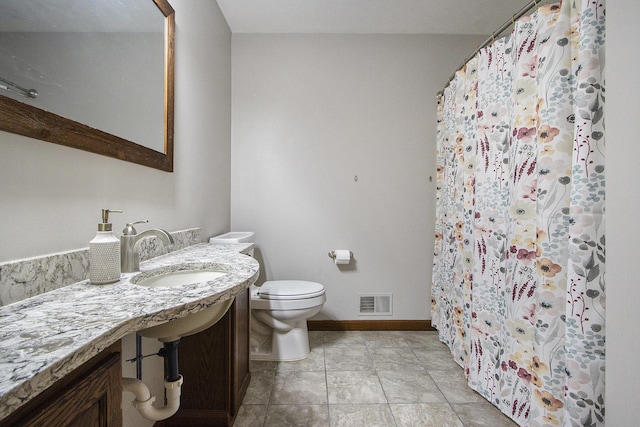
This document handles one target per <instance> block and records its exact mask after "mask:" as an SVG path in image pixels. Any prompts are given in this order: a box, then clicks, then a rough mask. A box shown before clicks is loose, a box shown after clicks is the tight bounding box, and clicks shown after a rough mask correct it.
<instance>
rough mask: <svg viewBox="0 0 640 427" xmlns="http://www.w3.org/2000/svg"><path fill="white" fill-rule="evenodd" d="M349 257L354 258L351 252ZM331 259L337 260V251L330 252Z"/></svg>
mask: <svg viewBox="0 0 640 427" xmlns="http://www.w3.org/2000/svg"><path fill="white" fill-rule="evenodd" d="M349 257H350V258H353V252H351V251H349ZM329 258H331V259H332V260H334V261H335V260H336V251H329Z"/></svg>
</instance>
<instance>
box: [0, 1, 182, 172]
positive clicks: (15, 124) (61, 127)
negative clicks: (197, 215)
mask: <svg viewBox="0 0 640 427" xmlns="http://www.w3.org/2000/svg"><path fill="white" fill-rule="evenodd" d="M150 1H151V0H150ZM153 2H154V3H155V5H156V6H157V7H158V9H160V12H162V14H163V15H164V17H165V23H164V51H165V55H164V130H165V131H164V153H161V152H159V151H155V150H152V149H150V148H147V147H144V146H142V145H140V144H136V143H135V142H132V141H129V140H126V139H124V138H120V137H118V136H115V135H112V134H110V133H107V132H104V131H102V130H99V129H95V128H92V127H90V126H87V125H84V124H82V123H79V122H76V121H74V120H71V119H67V118H65V117H62V116H59V115H57V114H54V113H51V112H48V111H45V110H42V109H40V108H37V107H34V106H32V105H29V104H24V103H22V102H20V101H16V100H14V99H12V98H9V97H6V96H4V95H0V130H3V131H6V132H10V133H15V134H18V135H23V136H28V137H30V138H35V139H39V140H41V141H47V142H52V143H54V144H60V145H65V146H67V147H72V148H77V149H80V150H85V151H90V152H92V153H97V154H101V155H103V156H109V157H114V158H116V159H120V160H125V161H128V162H132V163H137V164H140V165H144V166H149V167H152V168H155V169H160V170H163V171H167V172H173V102H174V96H173V86H174V67H175V63H174V34H175V11H174V10H173V8H172V7H171V5H170V4H169V2H168V0H153Z"/></svg>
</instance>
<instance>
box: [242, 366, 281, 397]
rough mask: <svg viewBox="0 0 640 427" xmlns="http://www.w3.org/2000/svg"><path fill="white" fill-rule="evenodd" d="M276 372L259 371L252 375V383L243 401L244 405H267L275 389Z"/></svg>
mask: <svg viewBox="0 0 640 427" xmlns="http://www.w3.org/2000/svg"><path fill="white" fill-rule="evenodd" d="M274 377H275V372H274V371H258V372H255V371H254V372H252V373H251V382H250V383H249V387H247V392H246V393H245V395H244V399H243V400H242V403H243V404H247V405H256V404H267V403H269V398H270V396H271V390H272V389H273V381H274Z"/></svg>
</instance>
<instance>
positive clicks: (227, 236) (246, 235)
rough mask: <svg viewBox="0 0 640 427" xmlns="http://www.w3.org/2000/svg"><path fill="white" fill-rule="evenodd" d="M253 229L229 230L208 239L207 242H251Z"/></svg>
mask: <svg viewBox="0 0 640 427" xmlns="http://www.w3.org/2000/svg"><path fill="white" fill-rule="evenodd" d="M253 235H254V232H253V231H230V232H228V233H224V234H221V235H219V236H215V237H212V238H210V239H209V243H253Z"/></svg>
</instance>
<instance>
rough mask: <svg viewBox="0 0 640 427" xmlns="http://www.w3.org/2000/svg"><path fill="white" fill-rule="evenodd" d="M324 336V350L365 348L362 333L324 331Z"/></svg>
mask: <svg viewBox="0 0 640 427" xmlns="http://www.w3.org/2000/svg"><path fill="white" fill-rule="evenodd" d="M322 335H323V342H324V348H327V347H361V346H364V337H363V336H362V332H360V331H324V332H323V333H322Z"/></svg>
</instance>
